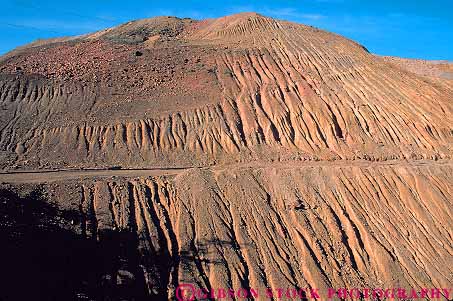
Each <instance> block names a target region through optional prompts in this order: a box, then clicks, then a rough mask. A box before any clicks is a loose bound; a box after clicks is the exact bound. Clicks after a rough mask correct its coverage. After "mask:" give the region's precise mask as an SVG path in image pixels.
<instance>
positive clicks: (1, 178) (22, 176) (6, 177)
mask: <svg viewBox="0 0 453 301" xmlns="http://www.w3.org/2000/svg"><path fill="white" fill-rule="evenodd" d="M452 164H453V161H451V160H440V161H431V160H418V161H401V160H394V161H391V160H390V161H385V162H370V161H349V162H347V161H346V162H345V161H339V162H338V161H308V162H272V163H267V162H248V163H236V164H229V165H227V166H186V167H171V168H165V167H149V168H140V169H133V168H128V169H83V170H80V169H58V170H52V169H49V170H36V169H31V170H19V171H7V172H0V183H3V184H6V183H8V184H17V183H47V182H54V181H65V180H77V179H80V180H81V179H89V178H112V177H123V178H133V177H152V176H168V175H178V174H181V173H184V172H187V171H190V170H191V169H201V170H210V171H212V172H215V173H217V172H222V171H225V170H228V169H263V168H276V169H288V168H313V167H332V168H335V167H346V168H347V167H362V168H374V167H379V166H401V167H411V166H413V167H417V166H433V167H435V166H451V165H452Z"/></svg>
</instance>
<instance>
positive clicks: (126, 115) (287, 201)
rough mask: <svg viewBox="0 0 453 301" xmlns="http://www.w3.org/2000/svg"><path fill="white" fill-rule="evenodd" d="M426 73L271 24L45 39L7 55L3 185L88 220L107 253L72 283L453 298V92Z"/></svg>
mask: <svg viewBox="0 0 453 301" xmlns="http://www.w3.org/2000/svg"><path fill="white" fill-rule="evenodd" d="M447 65H448V64H447ZM420 66H424V67H420ZM426 66H427V65H426V64H425V63H423V62H418V61H417V62H414V61H407V60H399V59H389V58H382V57H378V56H375V55H373V54H370V53H369V52H368V51H367V50H366V49H365V48H364V47H363V46H361V45H358V44H357V43H355V42H353V41H351V40H348V39H345V38H343V37H341V36H338V35H335V34H332V33H328V32H324V31H321V30H318V29H315V28H312V27H308V26H304V25H300V24H295V23H290V22H286V21H280V20H274V19H271V18H266V17H263V16H261V15H257V14H253V13H247V14H239V15H233V16H227V17H224V18H219V19H209V20H202V21H193V20H190V19H177V18H171V17H170V18H168V17H159V18H153V19H146V20H139V21H134V22H129V23H126V24H124V25H121V26H118V27H115V28H111V29H107V30H104V31H100V32H96V33H93V34H89V35H85V36H80V37H75V38H65V39H54V40H49V41H40V42H36V43H34V44H31V45H27V46H24V47H22V48H21V49H18V50H16V51H14V52H12V53H10V54H8V55H6V56H4V57H2V59H1V60H0V164H1V165H0V166H1V167H2V168H3V170H4V171H5V173H0V183H8V184H6V185H3V184H2V185H0V188H5V189H8V190H14V191H18V193H25V192H26V190H38V191H42V198H43V199H45V200H46V201H50V202H51V203H55V204H56V205H58V207H61V208H64V209H70V211H71V212H72V211H75V212H77V216H78V219H74V220H71V221H70V222H68V224H69V225H70V226H69V227H70V228H71V227H72V229H71V230H72V231H73V232H74V233H76V234H77V235H78V236H77V239H81V238H82V240H81V241H82V242H84V241H85V239H86V240H88V241H89V242H90V243H93V245H92V247H93V248H94V249H93V250H92V251H87V253H90V254H92V253H93V252H95V251H96V254H98V255H99V254H101V255H102V256H101V257H102V258H103V260H102V261H100V263H98V264H99V265H102V267H99V266H98V264H97V263H96V262H97V260H95V259H96V258H97V257H90V258H94V259H91V261H93V265H92V266H90V267H88V268H87V273H86V274H89V275H99V277H98V278H96V277H97V276H96V277H95V276H93V277H91V278H90V279H85V278H84V277H85V275H86V274H85V273H81V274H80V275H79V274H76V273H75V274H74V277H73V278H74V279H73V278H71V279H70V280H71V281H74V283H75V284H74V285H75V286H74V287H79V286H78V285H79V282H80V283H88V285H89V286H90V287H93V288H94V289H95V290H96V289H99V290H100V291H102V288H103V286H102V285H103V284H102V283H105V281H104V280H105V279H120V280H121V279H128V281H129V282H127V281H125V282H121V281H122V280H121V281H120V282H121V283H122V284H121V285H124V286H121V285H117V284H115V285H114V288H115V289H118V290H121V292H123V293H124V294H129V295H128V296H129V297H131V296H138V295H137V294H143V295H146V297H147V298H148V299H149V298H150V296H152V297H155V299H156V300H167V299H174V297H175V292H176V288H177V286H178V285H179V284H181V283H190V284H191V285H194V286H195V287H198V288H204V289H210V288H213V289H218V288H233V289H235V290H238V289H240V288H254V289H257V290H261V292H263V291H262V290H263V289H265V288H274V289H277V288H282V289H286V288H307V287H311V288H318V289H319V290H320V293H321V292H323V293H324V294H323V295H322V298H321V299H322V300H324V298H326V292H327V290H328V289H329V288H341V287H348V288H353V287H369V288H375V287H382V288H393V287H396V288H407V289H410V288H416V289H419V288H432V287H438V288H443V287H448V286H451V283H452V279H451V275H452V272H453V271H452V268H451V267H453V264H452V253H453V249H452V245H451V235H452V234H451V229H452V227H453V225H452V222H451V218H450V217H451V216H452V214H453V212H452V208H453V207H452V205H453V204H452V201H453V190H452V187H453V182H452V177H451V175H452V173H453V167H452V163H451V162H452V161H451V157H452V155H453V114H452V113H453V102H452V100H453V85H452V81H451V80H449V79H448V78H445V77H442V76H439V74H440V73H438V71H436V70H441V71H442V72H444V71H445V72H449V71H448V70H450V69H448V68H450V67H448V66H443V65H442V66H441V67H435V68H434V67H429V66H431V65H429V66H428V67H426ZM15 168H16V169H22V170H31V172H28V173H17V172H16V171H12V170H13V169H15ZM58 168H61V169H58ZM48 169H55V170H54V171H51V172H50V171H49V170H48ZM11 195H12V196H14V194H11ZM1 197H3V199H2V200H5V202H4V203H3V204H7V202H8V201H11V200H7V199H6V197H4V196H1ZM16 198H18V199H20V200H22V199H24V200H25V199H27V198H21V197H16ZM27 200H28V199H27ZM106 233H107V236H106ZM108 235H112V236H108ZM106 237H107V238H106ZM71 239H72V238H71ZM106 244H107V245H108V246H113V247H112V248H108V249H109V251H105V250H104V249H102V248H101V249H100V250H104V251H100V250H98V247H99V246H105V245H106ZM63 249H64V248H63ZM87 250H91V249H87ZM104 252H105V253H104ZM115 252H117V253H115ZM81 253H82V252H81ZM82 255H83V256H82V257H86V256H89V255H85V254H82ZM104 255H106V256H104ZM91 261H89V262H91ZM81 267H85V266H84V265H81ZM79 269H81V268H80V267H79ZM98 269H101V270H102V269H105V271H104V272H102V273H101V272H99V270H98ZM94 271H95V272H96V273H98V272H99V273H98V274H96V273H95V272H94ZM5 274H7V275H9V273H5ZM64 274H69V273H64ZM71 275H73V274H71ZM118 275H119V276H118ZM76 276H77V277H79V276H80V277H81V278H80V279H79V278H77V277H76ZM117 277H119V278H117ZM121 277H123V278H121ZM21 281H22V280H21ZM77 281H79V282H77ZM115 289H114V290H105V291H108V292H107V294H114V293H115V292H117V291H116V290H115ZM112 292H113V293H112ZM109 296H110V295H109ZM326 299H327V298H326ZM259 300H260V299H259Z"/></svg>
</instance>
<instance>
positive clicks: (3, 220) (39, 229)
mask: <svg viewBox="0 0 453 301" xmlns="http://www.w3.org/2000/svg"><path fill="white" fill-rule="evenodd" d="M80 218H81V216H80V213H79V212H78V211H71V210H60V209H58V208H57V207H56V206H54V205H52V204H49V203H47V202H46V201H45V200H44V198H43V196H42V194H41V193H40V192H38V191H34V192H32V193H30V194H29V195H27V196H25V197H24V196H20V195H18V194H17V193H15V192H12V191H10V190H6V189H0V244H1V252H0V253H1V255H0V266H1V273H0V284H1V285H0V300H2V301H11V300H34V301H35V300H58V301H60V300H112V301H113V300H149V296H148V293H147V291H146V289H145V283H144V279H143V273H139V271H138V270H139V269H140V265H139V264H138V261H139V256H138V253H137V248H136V246H137V241H136V240H137V238H136V235H135V234H132V233H130V232H127V231H103V232H101V233H98V236H99V239H96V238H87V237H84V236H83V235H82V234H78V233H77V232H76V231H75V229H77V224H78V223H79V220H80Z"/></svg>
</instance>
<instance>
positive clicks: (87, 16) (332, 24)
mask: <svg viewBox="0 0 453 301" xmlns="http://www.w3.org/2000/svg"><path fill="white" fill-rule="evenodd" d="M0 1H1V2H0V3H1V8H2V9H1V11H0V54H4V53H6V52H7V51H9V50H11V49H13V48H15V47H17V46H20V45H22V44H25V43H28V42H31V41H33V40H35V39H38V38H50V37H57V36H68V35H77V34H83V33H87V32H92V31H96V30H99V29H103V28H106V27H111V26H115V25H118V24H121V23H124V22H127V21H130V20H134V19H141V18H148V17H153V16H159V15H173V16H178V17H190V18H194V19H203V18H214V17H219V16H223V15H228V14H233V13H238V12H244V11H256V12H258V13H261V14H264V15H267V16H271V17H276V18H280V19H286V20H290V21H295V22H299V23H304V24H309V25H313V26H316V27H319V28H321V29H325V30H328V31H332V32H335V33H338V34H341V35H344V36H346V37H348V38H351V39H353V40H355V41H358V42H359V43H361V44H363V45H364V46H365V47H367V48H368V49H369V50H370V51H371V52H373V53H377V54H381V55H393V56H400V57H408V58H424V59H436V60H437V59H443V60H450V61H453V0H435V1H430V0H412V1H409V0H393V1H391V0H381V1H376V0H373V1H368V0H362V1H360V0H299V1H266V0H261V1H236V0H232V1H228V0H223V1H189V0H187V1H168V0H167V1H152V0H148V1H145V0H129V1H124V0H122V1H119V0H90V1H87V0H73V1H64V0H63V1H54V0H53V1H50V0H41V1H31V0H0Z"/></svg>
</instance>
